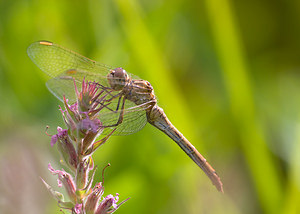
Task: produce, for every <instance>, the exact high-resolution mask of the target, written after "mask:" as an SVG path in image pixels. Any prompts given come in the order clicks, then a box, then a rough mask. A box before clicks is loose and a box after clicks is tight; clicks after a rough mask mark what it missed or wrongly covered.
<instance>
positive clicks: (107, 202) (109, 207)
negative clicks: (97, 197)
mask: <svg viewBox="0 0 300 214" xmlns="http://www.w3.org/2000/svg"><path fill="white" fill-rule="evenodd" d="M118 201H119V194H118V193H116V196H115V197H114V196H113V195H108V196H106V197H105V198H104V199H103V200H102V201H101V203H100V205H99V206H98V208H97V211H96V212H95V214H106V213H109V212H113V211H115V210H117V209H118V208H119V206H118V205H117V202H118Z"/></svg>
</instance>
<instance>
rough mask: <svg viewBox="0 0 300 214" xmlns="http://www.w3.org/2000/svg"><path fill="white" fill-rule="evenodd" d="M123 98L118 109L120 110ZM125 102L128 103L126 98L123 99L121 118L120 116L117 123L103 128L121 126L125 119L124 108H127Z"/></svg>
mask: <svg viewBox="0 0 300 214" xmlns="http://www.w3.org/2000/svg"><path fill="white" fill-rule="evenodd" d="M121 98H122V97H120V98H119V102H118V106H117V108H119V104H120V101H121ZM125 101H126V99H125V97H123V100H122V107H121V112H120V116H119V119H118V121H117V123H115V124H112V125H107V126H103V128H108V127H115V126H118V125H120V124H121V123H122V122H123V118H124V108H125Z"/></svg>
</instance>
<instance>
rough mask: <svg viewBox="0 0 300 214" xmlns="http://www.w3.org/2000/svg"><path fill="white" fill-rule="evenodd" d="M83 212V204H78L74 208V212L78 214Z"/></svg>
mask: <svg viewBox="0 0 300 214" xmlns="http://www.w3.org/2000/svg"><path fill="white" fill-rule="evenodd" d="M81 211H82V204H76V205H75V207H74V212H75V213H76V214H80V213H81Z"/></svg>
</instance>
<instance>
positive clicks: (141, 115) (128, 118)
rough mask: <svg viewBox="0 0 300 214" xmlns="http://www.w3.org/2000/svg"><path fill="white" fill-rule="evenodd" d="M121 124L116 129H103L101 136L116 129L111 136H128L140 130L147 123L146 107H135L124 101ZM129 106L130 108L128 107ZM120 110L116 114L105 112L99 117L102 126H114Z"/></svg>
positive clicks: (143, 105)
mask: <svg viewBox="0 0 300 214" xmlns="http://www.w3.org/2000/svg"><path fill="white" fill-rule="evenodd" d="M126 102H127V103H125V110H124V117H123V122H122V123H121V124H119V125H118V126H116V127H109V128H105V130H104V131H103V133H102V134H104V135H107V134H109V133H110V132H111V131H112V130H113V129H115V128H116V130H115V132H114V133H113V135H130V134H133V133H135V132H138V131H139V130H141V129H142V128H143V127H144V126H145V125H146V123H147V117H146V112H145V109H146V105H145V104H142V105H139V106H137V105H135V104H134V103H132V102H131V101H129V100H126ZM130 106H131V107H130ZM120 113H121V110H119V111H117V112H105V113H101V114H100V115H99V119H100V121H101V122H102V123H103V125H104V126H109V125H113V124H116V123H117V122H118V120H119V117H120Z"/></svg>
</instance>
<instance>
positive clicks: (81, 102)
mask: <svg viewBox="0 0 300 214" xmlns="http://www.w3.org/2000/svg"><path fill="white" fill-rule="evenodd" d="M74 84H75V83H74ZM97 86H98V84H97V83H95V82H88V81H85V80H83V82H82V90H81V92H79V91H78V90H77V88H76V84H75V91H76V96H77V102H76V103H74V104H73V105H69V104H68V101H67V99H66V98H64V107H65V110H63V109H60V111H61V113H62V116H63V120H64V122H65V124H66V126H67V129H62V128H61V127H58V128H57V134H55V135H52V136H51V146H54V145H57V149H58V150H59V152H60V154H61V162H62V163H63V164H64V165H65V166H66V167H67V168H68V170H67V171H69V172H66V171H65V170H63V169H62V170H55V169H53V168H52V166H51V164H49V165H48V169H49V170H50V172H51V173H52V174H53V175H57V176H58V186H59V187H62V186H63V187H64V188H65V190H66V193H67V195H68V199H69V200H68V201H66V200H65V199H64V196H63V194H62V193H60V192H57V191H55V190H54V189H53V188H52V187H51V186H49V185H48V184H47V183H46V182H45V181H44V180H43V179H42V181H43V183H44V184H45V186H46V187H47V189H48V190H49V192H50V193H51V194H52V196H53V197H54V198H55V199H56V200H57V202H58V204H59V206H60V207H61V208H63V209H67V210H70V211H71V212H72V213H76V214H105V213H113V212H114V211H116V210H117V209H118V208H119V207H120V205H122V204H123V203H124V202H126V201H127V200H128V199H126V200H124V201H123V202H121V203H119V204H117V202H118V200H119V194H118V193H117V194H116V196H113V195H107V196H106V197H103V194H104V187H103V183H101V182H99V183H97V184H96V185H95V186H94V188H92V183H93V180H94V175H95V171H96V167H95V166H94V162H93V159H92V154H93V153H94V152H95V151H96V150H97V149H98V148H99V147H100V146H101V145H102V144H103V143H105V142H106V141H107V140H108V139H109V137H110V135H111V134H112V133H113V132H114V130H113V131H112V132H111V133H110V134H108V135H107V136H105V137H104V138H102V139H100V140H98V141H97V140H96V139H97V138H98V137H99V135H100V134H101V133H102V132H103V126H102V123H101V118H100V119H99V118H98V113H99V112H100V111H101V109H102V108H104V107H105V97H106V94H105V93H104V92H103V91H99V90H98V87H97ZM99 103H102V105H99Z"/></svg>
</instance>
